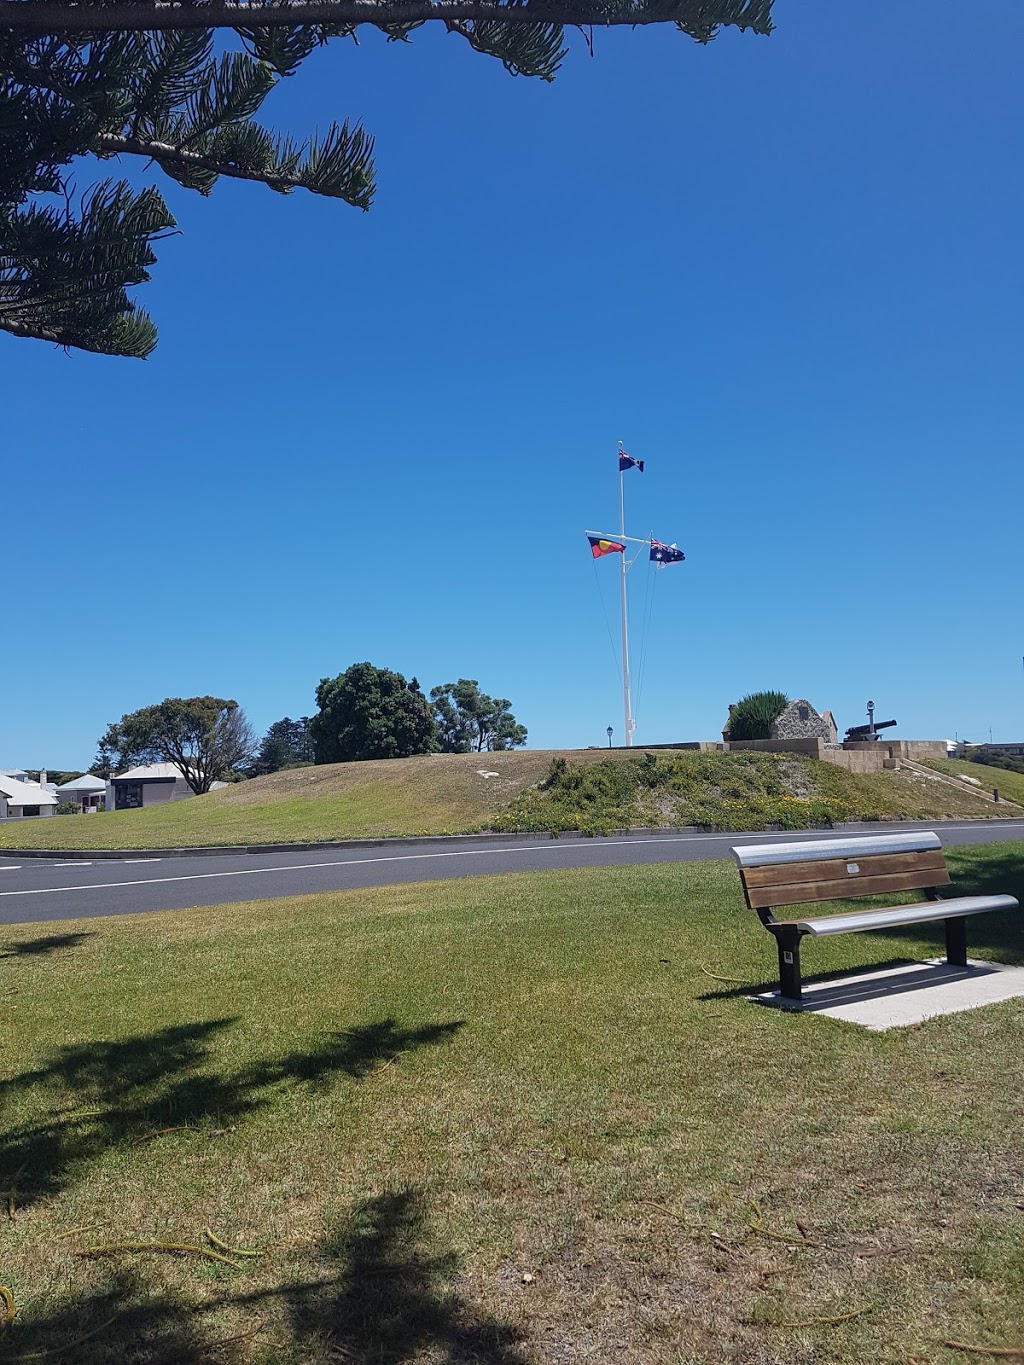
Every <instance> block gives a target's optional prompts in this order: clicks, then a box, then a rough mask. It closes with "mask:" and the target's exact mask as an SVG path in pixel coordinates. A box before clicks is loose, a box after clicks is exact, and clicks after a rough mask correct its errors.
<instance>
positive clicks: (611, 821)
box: [0, 749, 992, 850]
mask: <svg viewBox="0 0 1024 1365" xmlns="http://www.w3.org/2000/svg"><path fill="white" fill-rule="evenodd" d="M556 759H564V760H566V762H567V769H566V772H565V773H564V774H563V776H562V777H561V778H560V779H559V780H558V781H557V782H556V783H555V784H554V785H553V786H552V787H551V788H550V789H548V790H546V791H537V790H534V789H535V788H536V786H537V784H539V783H540V782H542V780H544V779H545V778H546V777H547V776H548V775H549V773H550V770H551V765H552V761H553V760H556ZM481 769H482V770H484V771H486V772H492V773H493V772H496V773H497V774H498V776H497V777H483V776H481V772H480V770H481ZM991 814H992V811H991V808H990V807H989V806H987V805H986V803H984V802H983V801H982V800H980V798H975V797H973V796H972V795H971V794H970V793H969V792H960V791H957V790H956V789H955V788H953V787H950V786H947V785H944V784H942V783H939V782H934V781H933V782H929V781H927V780H925V779H923V778H916V777H913V776H911V775H908V774H905V773H888V772H886V773H877V774H871V775H868V776H860V775H856V774H853V773H848V772H846V771H845V769H842V768H837V767H834V766H832V765H831V764H827V763H819V762H817V761H815V760H812V759H804V758H798V757H795V756H792V755H788V754H759V753H750V752H747V753H737V754H724V753H696V752H686V753H681V752H679V751H660V752H658V753H653V752H652V753H649V754H647V755H645V754H644V752H643V751H642V750H641V751H638V753H635V754H627V753H626V752H624V751H618V752H613V753H612V754H611V755H609V754H608V753H607V752H606V751H604V750H600V749H598V750H577V751H574V752H570V753H568V754H565V755H562V754H557V753H552V752H544V751H531V752H526V753H502V754H465V755H463V754H444V755H442V754H435V755H429V756H425V757H421V758H406V759H395V760H392V761H390V762H371V763H340V764H332V765H325V766H323V767H317V768H299V769H294V770H292V771H290V772H283V773H274V774H273V775H272V776H270V777H261V778H257V779H256V780H255V781H253V782H242V783H239V784H237V785H235V786H231V787H228V788H226V789H224V790H221V791H216V792H211V793H210V794H209V795H208V796H201V797H195V798H192V799H190V800H187V801H179V802H175V803H174V804H173V805H168V806H156V807H151V808H148V809H145V810H135V811H119V812H112V813H109V814H102V815H88V816H60V817H57V818H52V819H45V820H28V821H17V822H11V823H7V824H4V825H0V849H2V848H52V849H57V850H61V849H141V848H194V847H197V846H200V845H204V844H210V845H231V844H260V843H304V842H315V841H318V840H331V839H354V838H394V837H397V836H401V835H416V834H450V833H468V832H472V831H477V830H487V829H496V830H548V829H552V830H566V829H581V830H585V831H589V832H592V833H593V832H598V831H600V830H603V829H608V828H617V827H621V826H624V825H672V824H676V825H686V824H699V825H706V826H708V827H710V828H714V829H737V830H742V829H762V828H764V827H765V826H766V825H771V824H778V825H781V826H782V827H783V828H786V829H803V828H806V827H808V826H809V825H812V824H817V823H828V822H829V821H839V820H885V819H896V820H899V819H915V818H916V819H939V820H941V819H945V818H947V817H956V818H975V817H981V818H984V817H987V816H990V815H991Z"/></svg>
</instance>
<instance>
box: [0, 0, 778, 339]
mask: <svg viewBox="0 0 1024 1365" xmlns="http://www.w3.org/2000/svg"><path fill="white" fill-rule="evenodd" d="M773 2H774V0H585V3H580V2H579V0H577V3H572V2H571V0H497V2H496V0H482V3H476V4H473V3H455V4H449V5H446V6H443V7H442V6H439V5H437V4H433V3H431V0H412V3H410V0H380V3H376V4H373V3H367V2H366V0H361V3H360V4H356V3H355V0H324V3H318V0H313V3H312V4H303V3H302V0H298V3H297V4H294V5H291V6H282V5H281V4H279V3H275V0H267V2H266V3H263V4H237V3H234V0H209V3H206V4H203V5H199V6H192V5H186V6H171V7H167V8H161V7H160V0H142V3H141V5H140V4H139V3H138V2H137V0H126V3H125V0H104V3H101V4H96V3H94V0H87V2H86V3H82V0H68V3H63V0H56V3H53V0H0V330H4V331H7V332H10V333H12V334H13V335H15V336H21V337H34V338H37V339H39V340H44V341H50V342H54V343H55V344H57V345H58V346H62V347H77V348H79V349H82V350H87V351H97V352H101V353H105V354H108V355H119V356H130V357H135V358H138V359H145V358H146V357H147V356H148V355H149V354H150V352H151V351H152V350H153V347H154V346H155V344H156V328H155V326H154V324H153V322H152V320H151V319H150V318H149V316H148V315H147V314H146V313H145V312H144V311H143V310H142V309H140V308H139V307H138V305H137V304H136V303H135V301H134V300H133V299H132V298H130V297H129V294H128V290H129V289H130V288H132V287H134V286H136V285H140V284H144V283H145V282H146V281H147V280H148V279H149V278H150V273H149V272H150V269H151V267H152V266H153V265H154V264H155V262H156V255H155V252H154V249H153V247H154V244H155V243H156V242H158V241H160V240H161V239H162V238H163V237H166V236H167V235H169V234H171V233H173V232H174V231H175V228H176V224H175V221H174V218H173V217H172V215H171V213H170V210H169V209H168V207H167V204H166V203H165V201H164V199H163V197H162V195H161V194H160V192H159V191H158V190H157V189H156V188H155V187H152V186H147V187H144V188H142V189H139V188H136V187H133V186H132V185H131V184H129V182H128V181H127V180H125V179H114V178H108V179H103V180H101V181H99V182H98V183H95V184H92V185H90V186H89V187H88V188H86V189H84V190H80V189H79V188H78V181H77V178H76V177H77V173H78V172H79V170H81V169H82V164H83V161H84V162H85V164H86V166H87V165H88V164H89V163H90V162H91V161H92V160H100V161H111V160H115V159H116V160H118V161H120V160H121V159H122V158H125V157H137V158H142V159H143V161H144V162H145V164H146V165H147V166H155V167H157V168H158V169H159V170H161V171H162V172H163V173H164V174H165V175H167V176H169V177H170V178H171V179H172V180H174V181H176V182H177V183H178V184H179V185H182V186H184V187H185V188H186V189H190V190H195V191H197V192H198V193H200V194H204V195H208V194H210V192H211V191H212V190H213V188H214V186H215V185H216V183H217V181H218V180H219V179H220V178H221V177H222V176H228V177H231V178H233V179H240V180H251V181H255V182H258V183H260V184H263V185H265V186H267V187H268V188H270V189H272V190H275V191H276V192H278V193H280V194H289V193H291V191H293V190H296V189H304V190H307V191H309V192H310V193H312V194H318V195H322V196H325V197H327V198H333V199H341V200H343V201H344V202H345V203H347V204H350V205H352V206H353V207H354V208H360V209H364V210H365V209H368V208H369V207H370V204H371V202H372V199H373V195H374V189H375V185H374V161H373V139H372V137H370V136H369V135H368V134H367V133H366V132H365V131H364V130H363V129H362V128H361V127H360V126H359V125H358V124H355V125H350V124H349V123H348V122H344V123H341V124H338V123H332V124H331V125H330V127H329V128H328V129H327V131H326V132H325V133H324V134H322V135H321V136H318V137H314V138H311V139H310V140H309V141H307V142H304V143H297V142H294V141H293V140H292V139H290V138H288V137H282V136H279V135H278V134H277V133H275V132H273V131H272V130H271V129H268V128H266V127H264V126H263V125H262V124H261V123H259V122H258V121H257V119H256V115H257V114H258V113H259V111H260V109H261V107H262V105H263V102H264V100H265V99H266V98H267V96H268V95H269V94H270V92H271V91H272V90H273V88H274V87H275V85H277V84H278V82H279V81H280V80H281V79H282V78H284V77H286V76H290V75H292V74H293V73H294V72H295V71H296V70H297V69H298V67H299V66H300V65H301V63H302V62H303V61H304V60H305V58H306V57H308V56H309V55H310V54H311V53H312V52H313V51H314V50H315V49H316V48H318V47H320V46H322V45H323V44H324V43H326V42H328V41H330V40H331V39H335V38H349V39H351V38H354V37H355V35H356V33H357V30H358V28H359V27H360V25H361V24H364V23H365V22H367V18H366V16H367V15H368V14H372V15H373V19H372V27H375V28H378V29H380V30H381V31H382V32H384V33H385V34H386V35H387V37H388V38H389V40H392V41H407V40H408V39H409V36H410V34H411V33H413V32H414V30H415V29H417V28H419V27H420V26H421V25H422V24H423V23H426V22H428V21H430V20H434V21H439V22H442V23H444V24H445V26H446V28H447V29H448V30H449V32H451V33H455V34H457V35H458V36H460V37H462V38H463V39H464V40H465V41H466V42H467V43H468V44H469V45H470V47H472V48H473V49H474V50H476V51H477V52H481V53H484V54H485V55H487V56H491V57H495V58H497V59H498V60H499V61H501V62H502V64H503V65H504V66H505V68H506V69H507V70H508V71H509V72H511V73H512V74H513V75H523V76H533V77H536V78H537V79H540V80H545V81H550V80H553V79H554V76H555V73H556V72H557V70H558V68H559V66H560V65H561V62H562V60H563V58H564V57H565V53H566V48H565V43H564V29H565V25H566V24H569V25H572V26H575V27H583V26H584V25H594V24H627V23H632V24H637V23H652V22H653V23H672V24H674V25H675V27H677V28H678V29H680V30H681V31H682V32H684V33H686V34H688V35H689V36H690V37H691V38H693V39H694V40H696V41H697V42H699V43H707V42H710V41H711V39H713V38H714V37H715V35H716V33H717V32H718V30H719V28H720V27H722V26H723V25H733V26H736V27H738V28H741V29H747V28H750V29H753V30H754V31H755V32H759V33H764V34H767V33H770V32H771V28H772V24H771V9H772V5H773ZM147 7H148V9H147ZM140 9H141V10H146V11H147V12H148V10H149V9H151V10H152V18H151V22H150V23H149V24H148V25H147V24H144V23H140V22H139V18H138V15H137V14H136V11H139V10H140ZM294 9H298V10H311V9H312V10H315V11H316V12H317V13H318V20H317V22H312V23H295V22H293V21H292V11H293V10H294ZM55 17H56V18H57V19H58V20H59V22H55ZM254 19H258V20H259V22H258V23H257V24H254V23H253V22H252V21H253V20H254ZM44 23H45V24H51V23H52V24H53V29H52V31H48V32H44V31H41V30H42V27H43V25H44ZM87 24H88V25H95V27H86V26H85V25H87ZM5 25H6V26H5ZM216 28H223V29H225V30H226V35H227V43H225V42H223V41H222V42H220V43H218V44H217V46H216V50H215V43H214V30H215V29H216ZM232 42H234V43H235V44H237V45H238V46H239V47H240V48H241V50H240V51H239V50H227V51H225V50H223V49H224V47H225V46H230V44H231V43H232Z"/></svg>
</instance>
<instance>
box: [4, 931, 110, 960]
mask: <svg viewBox="0 0 1024 1365" xmlns="http://www.w3.org/2000/svg"><path fill="white" fill-rule="evenodd" d="M92 937H94V936H93V934H92V933H84V934H81V933H80V934H46V935H45V936H44V937H43V938H30V939H26V940H25V941H24V942H23V943H11V944H8V945H6V946H5V947H3V948H0V957H51V956H52V955H53V954H54V953H59V952H62V951H63V950H64V949H65V948H77V947H78V945H79V944H80V943H84V941H85V940H86V939H87V938H92Z"/></svg>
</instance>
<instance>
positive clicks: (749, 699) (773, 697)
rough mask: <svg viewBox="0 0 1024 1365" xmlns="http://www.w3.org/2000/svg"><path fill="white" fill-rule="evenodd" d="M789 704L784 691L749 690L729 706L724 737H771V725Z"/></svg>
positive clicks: (737, 738)
mask: <svg viewBox="0 0 1024 1365" xmlns="http://www.w3.org/2000/svg"><path fill="white" fill-rule="evenodd" d="M788 705H789V698H788V697H787V696H786V694H785V692H751V693H749V694H748V695H747V696H745V697H741V698H740V700H739V701H738V702H737V703H736V704H735V706H730V707H729V719H728V720H727V721H726V723H725V730H724V731H723V735H724V737H725V738H726V739H729V740H732V739H735V740H741V739H771V737H772V726H773V725H774V724H775V722H776V721H777V720H778V718H779V717H780V716H781V715H782V713H783V711H785V709H786V707H787V706H788Z"/></svg>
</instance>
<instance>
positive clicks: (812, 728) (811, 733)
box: [772, 697, 836, 744]
mask: <svg viewBox="0 0 1024 1365" xmlns="http://www.w3.org/2000/svg"><path fill="white" fill-rule="evenodd" d="M801 711H802V712H804V715H803V716H801ZM772 739H823V740H824V741H825V743H826V744H835V742H836V728H835V725H830V724H829V722H828V721H827V720H826V719H825V717H824V716H821V715H819V714H818V712H817V711H815V709H814V707H813V706H812V705H811V703H810V702H809V701H807V700H806V698H804V697H801V698H799V699H798V700H797V701H791V702H790V703H789V705H788V706H787V707H786V709H785V711H783V713H782V714H781V716H779V718H778V720H777V721H776V722H775V724H774V725H773V726H772Z"/></svg>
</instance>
